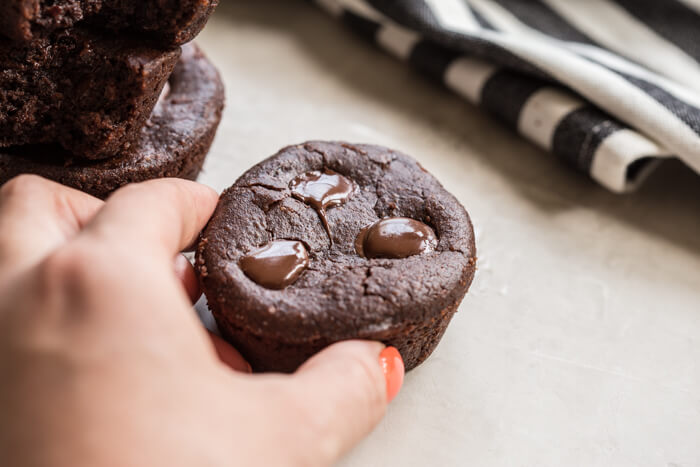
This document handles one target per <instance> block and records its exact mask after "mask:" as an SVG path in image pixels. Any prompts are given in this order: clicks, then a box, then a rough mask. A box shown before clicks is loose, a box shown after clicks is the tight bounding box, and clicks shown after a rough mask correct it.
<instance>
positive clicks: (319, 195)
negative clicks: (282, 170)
mask: <svg viewBox="0 0 700 467" xmlns="http://www.w3.org/2000/svg"><path fill="white" fill-rule="evenodd" d="M289 188H291V190H292V195H293V196H294V197H295V198H297V199H299V200H301V201H303V202H305V203H307V204H308V205H310V206H311V207H313V208H314V209H315V210H316V212H317V213H318V216H319V217H320V218H321V222H323V227H325V229H326V232H327V233H328V238H329V239H330V241H331V243H333V237H331V229H330V226H329V225H328V219H327V218H326V209H328V208H330V207H333V206H340V205H341V204H344V203H345V202H346V201H347V200H348V198H350V195H351V194H352V192H353V191H354V189H355V186H354V185H353V183H352V181H350V180H349V179H348V178H347V177H344V176H342V175H340V174H339V173H337V172H333V171H332V170H329V169H324V170H323V171H319V170H314V171H313V172H307V173H305V174H302V175H299V176H298V177H296V178H295V179H294V180H292V182H291V183H290V184H289Z"/></svg>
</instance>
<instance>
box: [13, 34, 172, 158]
mask: <svg viewBox="0 0 700 467" xmlns="http://www.w3.org/2000/svg"><path fill="white" fill-rule="evenodd" d="M179 56H180V49H179V47H176V48H169V49H165V50H161V49H152V48H147V47H144V46H142V45H140V44H139V43H137V42H134V41H128V40H108V39H103V38H101V37H99V36H97V35H95V34H93V33H92V32H89V31H87V30H84V29H78V28H75V29H72V30H67V31H62V32H60V33H57V34H54V35H52V36H51V37H48V38H44V39H40V40H37V41H34V42H31V43H27V44H17V43H11V42H10V41H8V40H0V70H2V71H1V72H0V147H7V146H12V145H21V144H44V143H59V144H60V145H61V146H63V147H64V148H65V149H67V150H69V151H70V152H71V153H72V154H74V155H75V156H78V157H84V158H86V159H103V158H106V157H110V156H113V155H115V154H117V153H119V152H124V151H126V150H128V148H129V147H130V145H131V144H132V142H133V141H135V140H136V138H137V137H138V135H139V132H140V130H141V128H142V127H143V125H144V124H145V122H146V120H147V119H148V116H149V115H150V114H151V112H152V110H153V106H154V105H155V103H156V100H157V99H158V95H159V94H160V92H161V90H162V88H163V85H164V84H165V83H166V82H167V80H168V76H170V73H171V72H172V70H173V67H174V66H175V64H176V63H177V59H178V57H179Z"/></svg>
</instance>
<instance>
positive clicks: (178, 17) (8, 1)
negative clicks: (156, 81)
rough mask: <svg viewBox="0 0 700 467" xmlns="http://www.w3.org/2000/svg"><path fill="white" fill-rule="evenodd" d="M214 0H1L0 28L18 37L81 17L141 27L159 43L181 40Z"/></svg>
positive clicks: (115, 26)
mask: <svg viewBox="0 0 700 467" xmlns="http://www.w3.org/2000/svg"><path fill="white" fill-rule="evenodd" d="M217 4H218V0H159V1H148V0H3V1H2V2H0V34H4V35H5V36H7V37H9V38H11V39H14V40H21V41H29V40H32V39H36V38H37V37H41V36H45V35H46V34H50V33H51V32H53V31H55V30H57V29H65V28H69V27H71V26H73V25H75V24H77V23H79V22H81V21H84V22H85V23H87V24H90V25H94V26H99V27H100V28H103V29H107V30H110V31H115V32H116V31H123V30H127V31H134V32H142V33H145V34H147V35H149V36H150V37H152V38H153V39H154V40H156V41H158V42H159V43H160V44H161V46H173V45H182V44H184V43H185V42H189V41H190V40H192V39H193V38H194V37H195V36H196V35H197V34H198V33H199V31H201V30H202V28H203V27H204V25H205V24H206V22H207V20H208V19H209V16H210V15H211V13H212V12H213V11H214V8H216V5H217Z"/></svg>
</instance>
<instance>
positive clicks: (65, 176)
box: [0, 44, 224, 198]
mask: <svg viewBox="0 0 700 467" xmlns="http://www.w3.org/2000/svg"><path fill="white" fill-rule="evenodd" d="M223 105H224V87H223V83H222V81H221V78H220V76H219V73H218V71H217V70H216V68H215V67H214V66H213V65H212V64H211V63H210V62H209V61H208V60H207V58H206V57H205V56H204V54H203V53H202V52H201V51H200V50H199V49H198V48H197V46H195V45H192V44H189V45H186V46H184V47H183V49H182V56H181V58H180V61H179V62H178V64H177V65H176V66H175V69H174V71H173V73H172V75H171V76H170V78H169V80H168V86H167V87H166V89H165V90H164V92H163V94H162V95H161V98H160V100H159V101H158V103H157V104H156V106H155V108H154V110H153V113H152V114H151V116H150V118H149V119H148V121H147V122H146V125H145V126H144V128H143V129H142V130H141V133H140V136H139V139H138V140H137V141H136V143H134V144H133V145H132V146H131V147H130V148H129V149H128V150H126V151H124V152H123V153H121V154H120V155H118V156H117V157H114V158H111V159H107V160H101V161H86V160H82V159H75V160H72V159H71V156H70V154H68V153H66V152H65V150H63V149H61V148H60V147H57V146H16V147H12V148H4V149H0V184H2V183H5V182H6V181H8V180H9V179H11V178H12V177H14V176H16V175H19V174H22V173H32V174H37V175H41V176H43V177H46V178H50V179H52V180H55V181H57V182H60V183H63V184H64V185H68V186H71V187H74V188H77V189H79V190H82V191H85V192H86V193H90V194H92V195H94V196H97V197H100V198H105V197H107V196H108V195H109V194H110V193H111V192H113V191H114V190H116V189H117V188H119V187H121V186H123V185H126V184H128V183H135V182H142V181H145V180H150V179H153V178H162V177H179V178H186V179H192V180H193V179H195V178H196V177H197V175H198V174H199V171H200V170H201V168H202V164H203V163H204V159H205V157H206V155H207V153H208V151H209V147H210V146H211V143H212V141H213V139H214V135H215V133H216V129H217V127H218V126H219V121H220V120H221V111H222V109H223Z"/></svg>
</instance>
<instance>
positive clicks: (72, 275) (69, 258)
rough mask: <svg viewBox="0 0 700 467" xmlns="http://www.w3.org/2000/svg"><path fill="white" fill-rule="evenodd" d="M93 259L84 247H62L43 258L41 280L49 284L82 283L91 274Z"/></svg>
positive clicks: (93, 266)
mask: <svg viewBox="0 0 700 467" xmlns="http://www.w3.org/2000/svg"><path fill="white" fill-rule="evenodd" d="M94 261H95V260H94V258H93V257H91V255H90V254H89V253H87V252H86V251H85V250H84V249H81V248H76V247H64V248H62V249H60V250H58V251H56V252H54V253H52V254H51V255H49V256H48V257H47V258H46V259H45V260H44V262H43V264H42V267H41V271H42V273H43V274H42V277H43V278H44V280H43V282H44V283H45V284H50V285H55V284H61V285H65V284H67V283H71V284H75V283H84V282H86V281H87V280H88V279H89V278H90V277H91V276H92V273H93V270H94V268H95V264H94Z"/></svg>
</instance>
